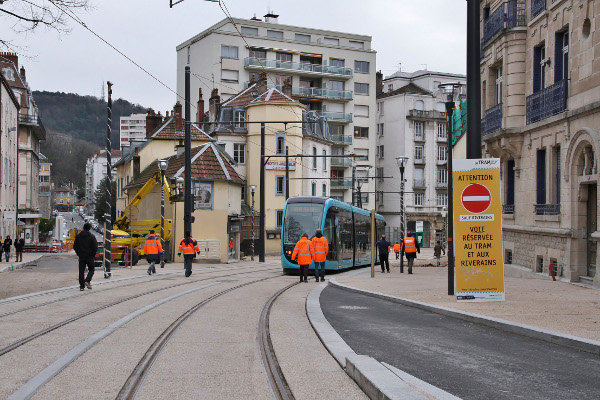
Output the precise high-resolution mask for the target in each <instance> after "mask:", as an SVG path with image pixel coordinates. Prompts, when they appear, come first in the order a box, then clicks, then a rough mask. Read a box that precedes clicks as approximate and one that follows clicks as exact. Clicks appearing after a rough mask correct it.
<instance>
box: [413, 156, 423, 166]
mask: <svg viewBox="0 0 600 400" xmlns="http://www.w3.org/2000/svg"><path fill="white" fill-rule="evenodd" d="M414 163H415V164H425V156H421V157H419V158H416V157H415V159H414Z"/></svg>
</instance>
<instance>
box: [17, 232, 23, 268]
mask: <svg viewBox="0 0 600 400" xmlns="http://www.w3.org/2000/svg"><path fill="white" fill-rule="evenodd" d="M23 247H25V239H23V238H22V237H21V235H17V238H16V239H15V253H16V257H17V259H16V262H23Z"/></svg>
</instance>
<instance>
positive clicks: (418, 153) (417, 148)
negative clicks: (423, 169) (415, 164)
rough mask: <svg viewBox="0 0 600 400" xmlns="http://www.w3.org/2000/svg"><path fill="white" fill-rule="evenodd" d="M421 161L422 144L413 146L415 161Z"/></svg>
mask: <svg viewBox="0 0 600 400" xmlns="http://www.w3.org/2000/svg"><path fill="white" fill-rule="evenodd" d="M417 160H419V161H423V146H415V161H417Z"/></svg>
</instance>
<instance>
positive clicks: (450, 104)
mask: <svg viewBox="0 0 600 400" xmlns="http://www.w3.org/2000/svg"><path fill="white" fill-rule="evenodd" d="M461 86H462V85H461V84H460V83H458V82H456V83H442V84H441V85H439V86H438V87H439V88H440V89H441V90H442V91H443V92H444V94H445V95H446V115H447V116H448V129H447V133H448V135H447V136H448V164H447V165H448V168H447V170H448V235H447V240H448V253H447V254H448V296H453V295H454V241H453V239H454V205H453V200H452V196H453V188H452V186H453V185H452V146H453V144H452V139H453V138H454V120H453V115H454V103H455V102H456V101H457V100H458V97H459V94H460V88H461Z"/></svg>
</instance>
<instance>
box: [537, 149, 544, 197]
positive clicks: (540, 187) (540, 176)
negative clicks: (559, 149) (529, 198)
mask: <svg viewBox="0 0 600 400" xmlns="http://www.w3.org/2000/svg"><path fill="white" fill-rule="evenodd" d="M536 177H537V181H536V192H537V196H536V201H537V202H536V204H546V149H539V150H538V151H537V165H536Z"/></svg>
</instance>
